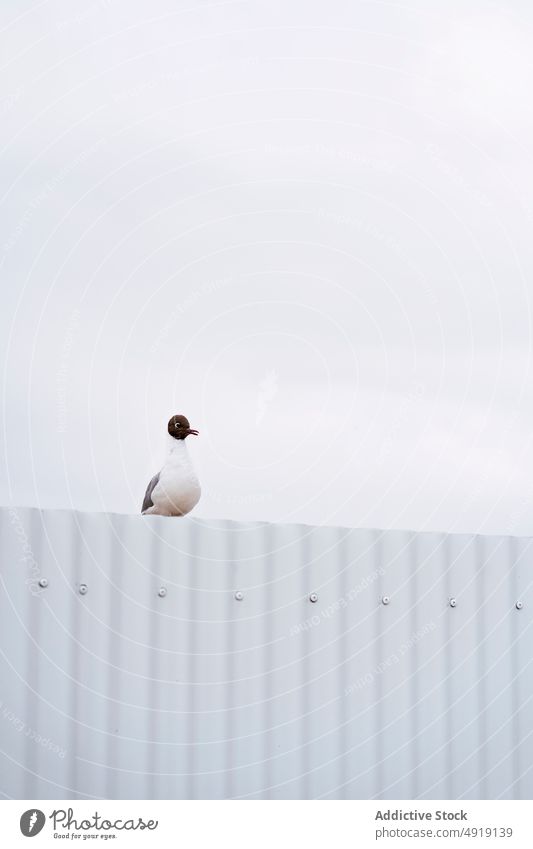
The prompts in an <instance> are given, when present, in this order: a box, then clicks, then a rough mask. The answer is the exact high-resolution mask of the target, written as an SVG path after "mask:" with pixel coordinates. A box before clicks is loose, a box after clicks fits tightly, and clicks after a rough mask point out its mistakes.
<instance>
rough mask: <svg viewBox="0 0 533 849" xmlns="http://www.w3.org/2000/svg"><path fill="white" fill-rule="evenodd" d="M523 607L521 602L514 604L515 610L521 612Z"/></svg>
mask: <svg viewBox="0 0 533 849" xmlns="http://www.w3.org/2000/svg"><path fill="white" fill-rule="evenodd" d="M523 606H524V602H523V601H517V602H516V604H515V607H516V609H517V610H522V608H523Z"/></svg>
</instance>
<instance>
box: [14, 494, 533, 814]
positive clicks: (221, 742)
mask: <svg viewBox="0 0 533 849" xmlns="http://www.w3.org/2000/svg"><path fill="white" fill-rule="evenodd" d="M0 515H1V527H0V533H1V552H2V567H1V573H0V577H1V582H0V599H1V601H0V604H1V608H0V614H1V616H0V650H1V655H0V667H1V682H2V686H1V692H0V698H1V705H0V749H1V754H0V761H1V770H0V775H1V778H0V791H1V792H2V793H3V794H4V795H5V796H7V797H12V798H34V799H37V798H39V799H43V798H67V797H74V798H90V797H98V798H104V797H105V798H191V797H192V798H227V797H238V798H242V797H245V798H341V799H342V798H373V797H375V798H425V799H429V798H496V797H502V798H531V797H532V796H533V703H532V697H533V667H532V656H533V639H532V637H533V633H532V629H531V622H532V612H533V596H532V582H531V554H530V549H531V540H530V539H522V538H512V537H480V536H456V535H440V534H415V533H403V532H396V531H385V532H383V531H369V530H368V531H367V530H349V529H345V528H315V527H307V526H304V525H269V524H263V523H251V524H250V523H247V524H240V523H235V522H229V521H218V522H207V521H199V520H196V519H194V518H187V519H180V520H176V519H164V518H160V517H150V518H147V517H145V518H141V517H140V516H119V515H107V514H100V515H96V514H82V513H76V512H68V511H44V512H41V511H38V510H29V509H13V510H9V509H5V510H3V511H1V514H0Z"/></svg>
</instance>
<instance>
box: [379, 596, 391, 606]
mask: <svg viewBox="0 0 533 849" xmlns="http://www.w3.org/2000/svg"><path fill="white" fill-rule="evenodd" d="M381 603H382V604H390V597H389V596H388V595H384V596H383V598H382V599H381Z"/></svg>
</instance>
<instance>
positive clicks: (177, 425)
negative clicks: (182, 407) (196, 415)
mask: <svg viewBox="0 0 533 849" xmlns="http://www.w3.org/2000/svg"><path fill="white" fill-rule="evenodd" d="M168 432H169V433H170V435H171V436H173V437H174V439H186V438H187V437H188V436H189V435H190V434H191V433H192V434H193V435H194V436H198V431H197V430H195V429H194V428H193V427H191V426H190V424H189V419H187V418H186V417H185V416H172V418H171V419H170V421H169V423H168Z"/></svg>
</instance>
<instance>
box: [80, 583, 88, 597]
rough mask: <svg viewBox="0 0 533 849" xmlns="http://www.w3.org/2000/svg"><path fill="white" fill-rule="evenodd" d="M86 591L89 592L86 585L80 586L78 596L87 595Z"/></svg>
mask: <svg viewBox="0 0 533 849" xmlns="http://www.w3.org/2000/svg"><path fill="white" fill-rule="evenodd" d="M88 591H89V587H88V586H87V584H80V589H79V592H80V595H87V593H88Z"/></svg>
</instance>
